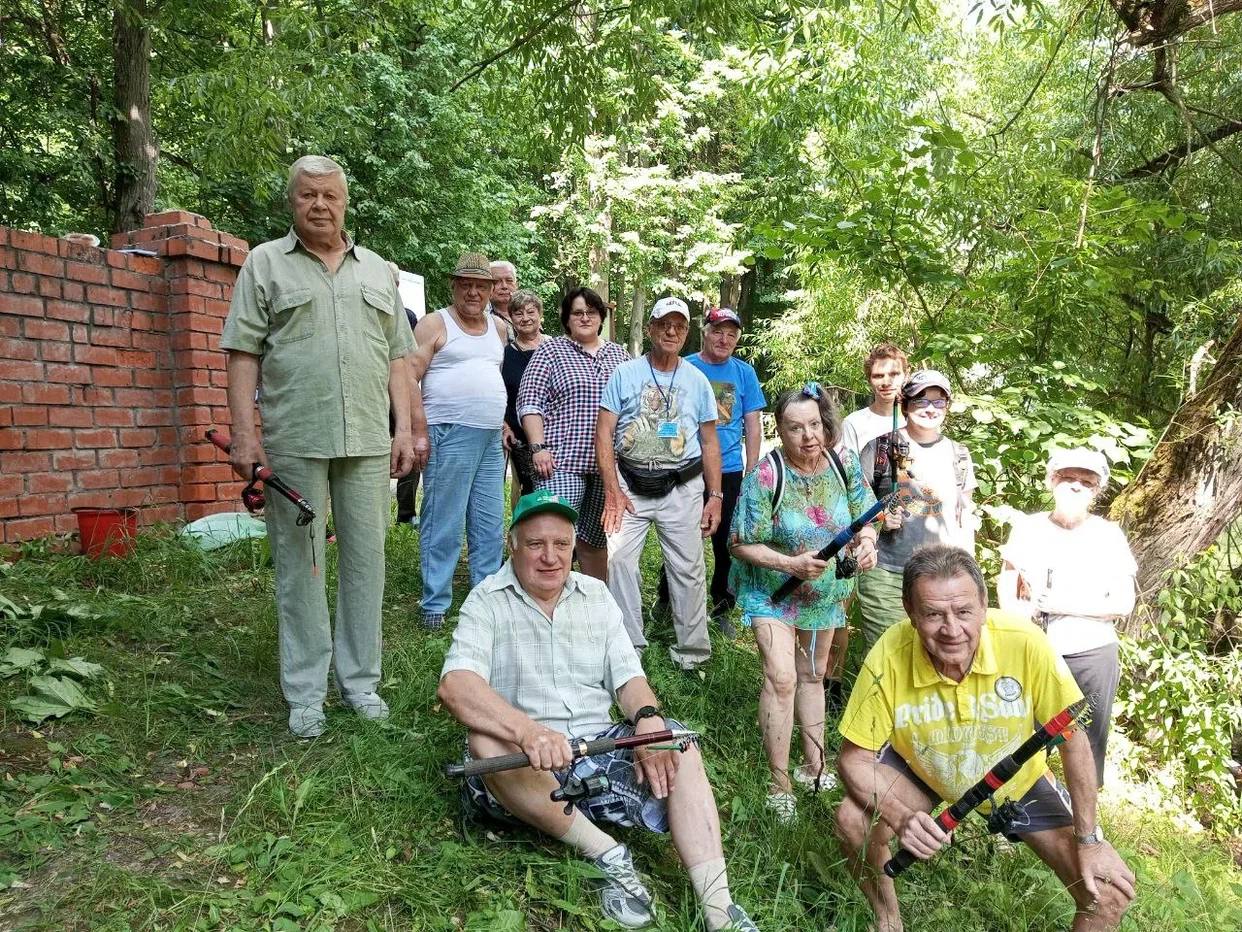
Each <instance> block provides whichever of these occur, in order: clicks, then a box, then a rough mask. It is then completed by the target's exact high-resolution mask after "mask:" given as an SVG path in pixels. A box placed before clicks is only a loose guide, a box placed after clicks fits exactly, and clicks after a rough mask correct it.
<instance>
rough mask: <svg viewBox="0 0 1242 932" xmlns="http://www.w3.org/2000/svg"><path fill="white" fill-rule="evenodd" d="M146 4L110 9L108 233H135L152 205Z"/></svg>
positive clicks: (123, 0) (131, 0)
mask: <svg viewBox="0 0 1242 932" xmlns="http://www.w3.org/2000/svg"><path fill="white" fill-rule="evenodd" d="M147 13H148V6H147V0H114V3H113V7H112V56H113V67H114V68H115V70H116V75H115V79H114V83H113V98H112V100H113V105H114V107H115V111H116V112H115V114H114V116H113V119H112V149H113V155H114V157H115V161H116V184H115V186H114V188H113V190H114V192H115V194H114V203H115V211H116V213H115V215H114V217H113V223H112V230H113V232H114V233H115V232H123V231H125V230H136V229H139V228H140V227H141V226H142V225H143V223H144V221H145V219H146V216H147V214H149V213H151V212H152V210H153V209H154V207H155V166H156V160H157V159H158V157H159V153H158V152H157V150H156V148H155V137H154V134H153V133H152V131H151V29H150V27H149V25H148V24H147Z"/></svg>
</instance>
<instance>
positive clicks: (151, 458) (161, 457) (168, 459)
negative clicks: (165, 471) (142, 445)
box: [138, 446, 180, 466]
mask: <svg viewBox="0 0 1242 932" xmlns="http://www.w3.org/2000/svg"><path fill="white" fill-rule="evenodd" d="M138 462H139V463H141V464H142V465H143V466H166V465H168V464H170V463H178V462H180V455H179V453H178V451H177V450H176V448H174V447H172V446H165V447H148V448H147V449H145V450H139V451H138Z"/></svg>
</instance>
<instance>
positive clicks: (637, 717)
mask: <svg viewBox="0 0 1242 932" xmlns="http://www.w3.org/2000/svg"><path fill="white" fill-rule="evenodd" d="M660 717H661V716H660V710H659V709H657V708H656V707H655V706H653V705H645V706H643V707H642V708H641V709H639V710H638V711H637V712H635V713H634V717H633V718H628V719H626V721H627V722H628V723H629V724H630V726H631V727H637V726H638V723H639V722H641V721H642V720H643V719H645V718H660Z"/></svg>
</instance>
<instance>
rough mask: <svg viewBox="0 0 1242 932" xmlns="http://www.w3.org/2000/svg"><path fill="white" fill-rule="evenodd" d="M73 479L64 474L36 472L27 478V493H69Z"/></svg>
mask: <svg viewBox="0 0 1242 932" xmlns="http://www.w3.org/2000/svg"><path fill="white" fill-rule="evenodd" d="M72 488H73V477H72V476H70V475H69V474H68V473H63V472H36V473H31V474H30V475H29V476H27V477H26V491H27V492H68V491H69V490H70V489H72Z"/></svg>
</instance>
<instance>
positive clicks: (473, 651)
mask: <svg viewBox="0 0 1242 932" xmlns="http://www.w3.org/2000/svg"><path fill="white" fill-rule="evenodd" d="M453 670H469V671H470V672H471V673H476V674H478V675H479V676H480V677H481V678H482V679H483V680H484V681H485V682H486V683H487V684H488V685H490V686H491V687H492V689H494V690H495V691H496V692H497V693H499V695H500V697H501V698H502V699H504V700H505V701H506V702H508V703H509V704H510V705H511V706H513V707H514V708H515V709H517V710H518V711H520V712H524V713H525V714H527V715H529V716H530V717H531V718H532V719H534V720H535V721H537V722H539V723H540V724H541V725H544V726H545V727H547V728H551V729H553V730H554V731H559V732H561V733H562V734H564V735H568V736H570V737H578V736H583V735H592V736H593V735H596V734H598V733H599V732H600V731H602V730H603V729H604V728H606V727H607V726H608V725H609V724H610V723H611V720H612V718H611V709H612V704H613V701H614V700H615V699H616V695H617V690H618V689H620V688H621V687H622V686H624V685H625V684H626V683H627V682H629V681H630V680H632V679H633V678H634V677H636V676H643V675H644V674H643V668H642V665H641V664H640V663H639V660H638V654H637V653H636V652H635V651H634V647H633V645H632V644H631V643H630V638H629V636H628V635H627V634H626V633H625V625H624V624H623V622H622V620H621V610H620V609H619V608H617V603H616V602H614V601H613V599H612V596H611V595H609V594H608V587H607V586H605V585H604V584H603V583H602V582H600V581H599V580H597V579H593V578H591V577H589V576H583V575H582V574H580V573H570V574H569V580H568V581H567V582H566V583H565V588H564V589H563V590H562V591H561V596H560V599H559V600H558V602H557V604H556V610H555V611H554V612H553V617H552V618H548V616H547V615H545V614H544V613H543V610H542V609H540V608H539V606H538V604H537V603H536V602H535V600H534V599H532V598H531V597H530V596H529V595H527V594H526V592H525V590H523V589H522V586H521V584H520V583H519V582H518V580H517V577H516V576H515V575H514V573H513V562H512V561H509V562H508V563H506V564H505V565H504V566H503V567H501V569H500V572H498V573H493V574H492V575H491V576H489V577H487V578H486V579H485V580H483V582H481V583H479V585H477V586H476V587H475V588H474V590H473V591H472V592H471V593H470V595H469V596H467V598H466V601H465V602H464V603H463V604H462V607H461V617H460V619H459V620H458V622H457V628H456V630H455V631H454V632H453V644H452V646H451V647H450V648H449V652H448V656H447V657H445V659H444V668H443V670H441V672H440V676H441V678H443V677H444V676H445V675H446V674H448V673H450V672H452V671H453Z"/></svg>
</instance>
